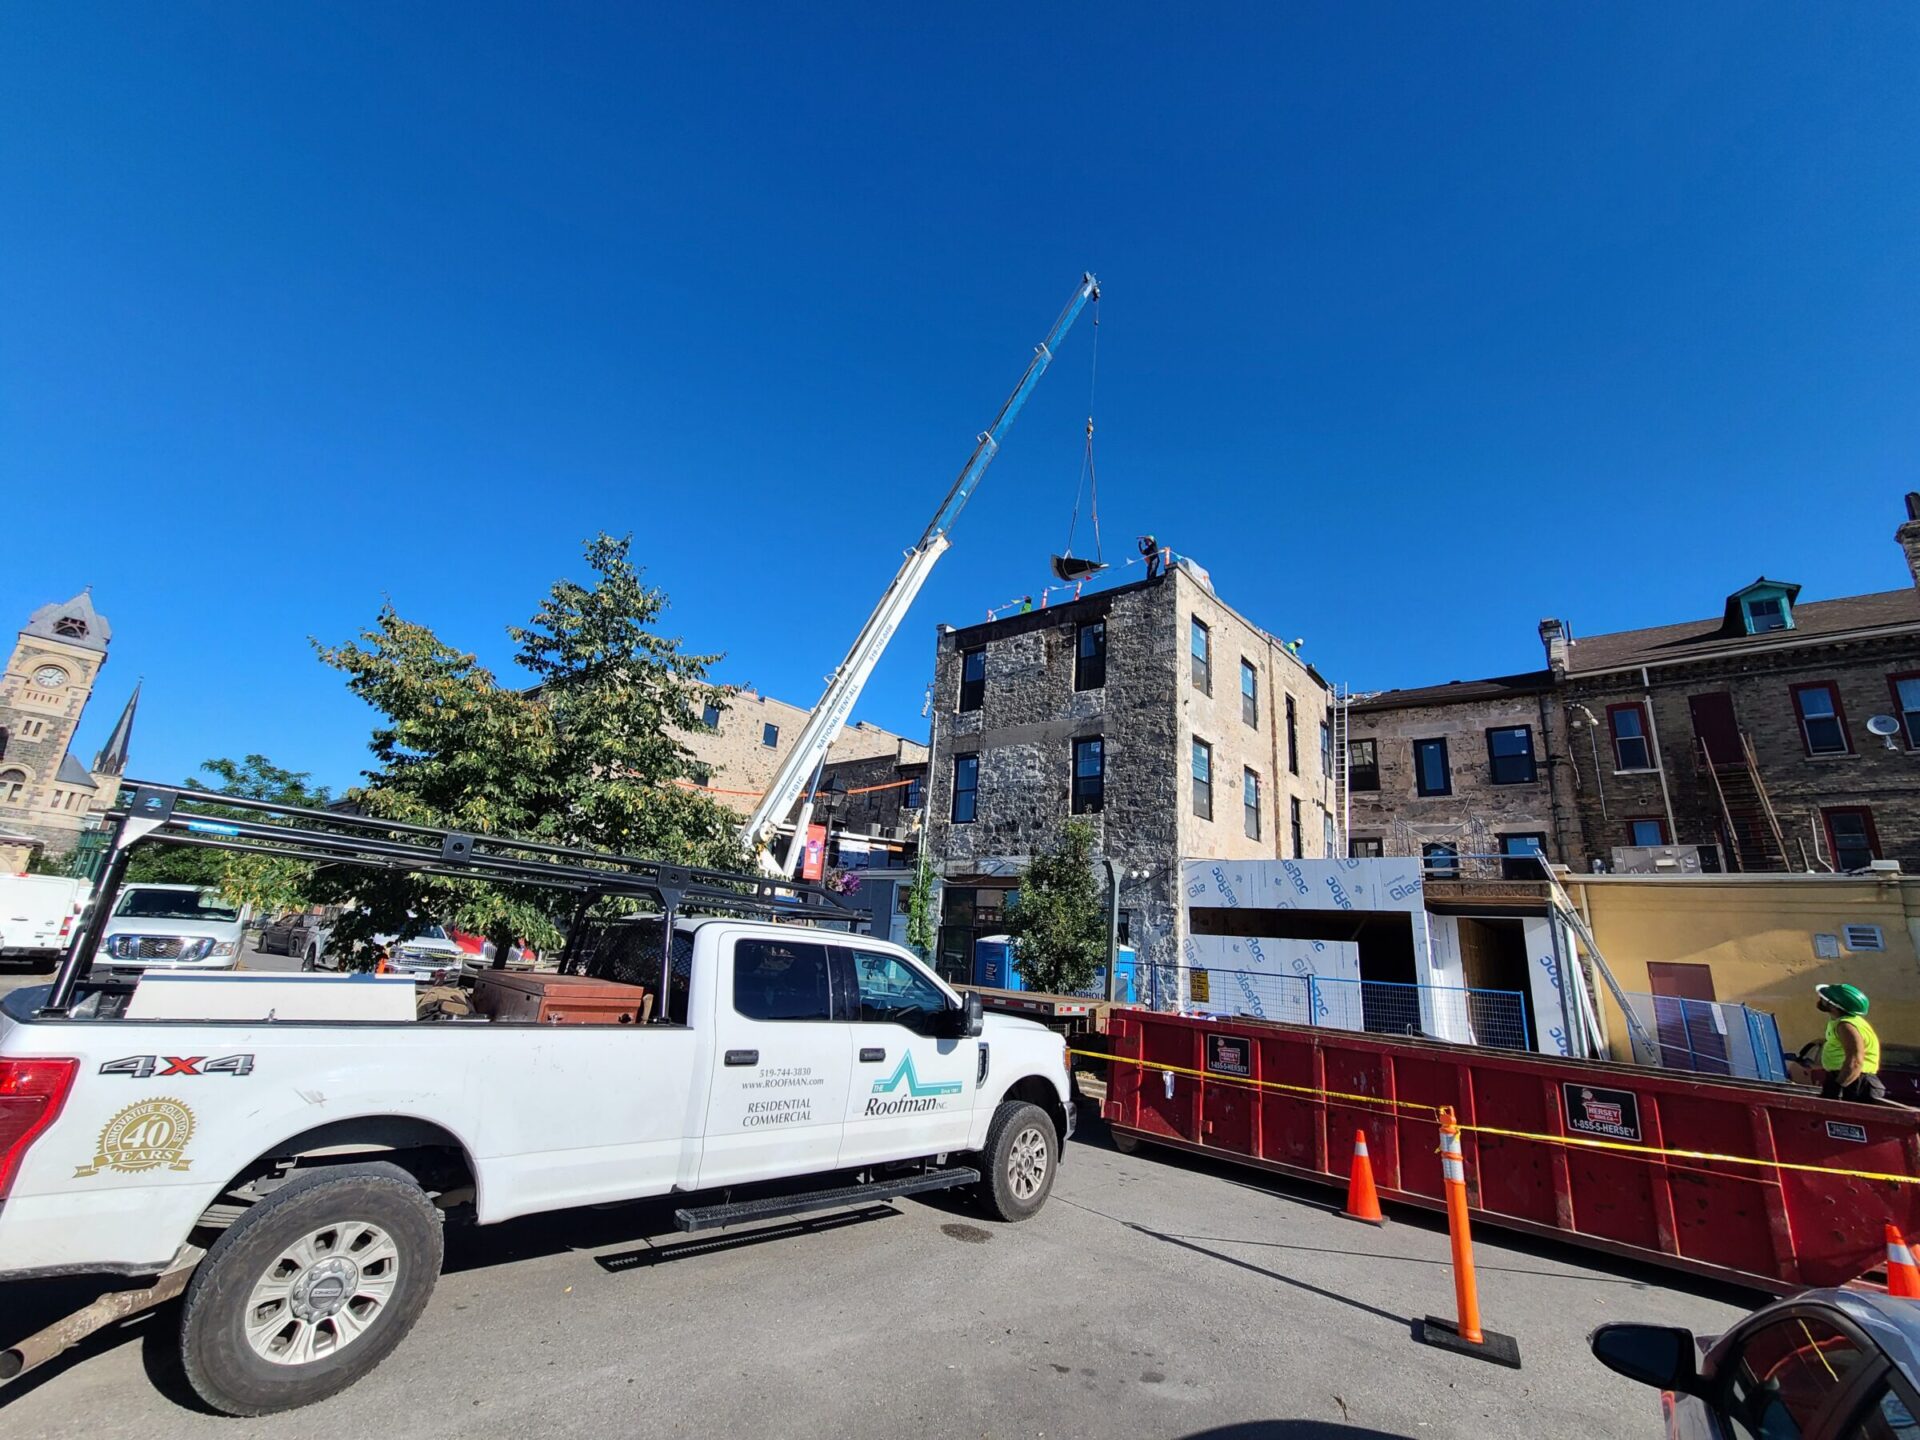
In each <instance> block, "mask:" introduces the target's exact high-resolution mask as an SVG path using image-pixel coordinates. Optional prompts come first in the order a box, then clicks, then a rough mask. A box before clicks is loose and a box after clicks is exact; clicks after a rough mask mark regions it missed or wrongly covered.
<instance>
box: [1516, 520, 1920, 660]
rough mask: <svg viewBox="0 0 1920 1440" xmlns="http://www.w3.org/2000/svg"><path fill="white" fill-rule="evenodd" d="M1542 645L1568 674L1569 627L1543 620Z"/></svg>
mask: <svg viewBox="0 0 1920 1440" xmlns="http://www.w3.org/2000/svg"><path fill="white" fill-rule="evenodd" d="M1914 534H1915V536H1916V539H1920V525H1917V526H1915V527H1914ZM1540 643H1541V644H1542V645H1544V646H1546V647H1547V668H1548V669H1549V670H1551V671H1553V673H1554V674H1555V675H1556V676H1559V675H1564V674H1566V673H1567V627H1566V624H1565V622H1564V621H1560V620H1542V621H1541V622H1540Z"/></svg>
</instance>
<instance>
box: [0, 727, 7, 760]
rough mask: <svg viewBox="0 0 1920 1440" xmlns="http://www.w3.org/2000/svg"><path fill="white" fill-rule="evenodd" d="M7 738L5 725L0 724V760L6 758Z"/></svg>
mask: <svg viewBox="0 0 1920 1440" xmlns="http://www.w3.org/2000/svg"><path fill="white" fill-rule="evenodd" d="M7 740H8V733H7V727H6V726H4V725H0V760H4V759H6V758H7Z"/></svg>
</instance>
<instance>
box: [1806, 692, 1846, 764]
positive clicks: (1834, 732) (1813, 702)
mask: <svg viewBox="0 0 1920 1440" xmlns="http://www.w3.org/2000/svg"><path fill="white" fill-rule="evenodd" d="M1792 690H1793V708H1794V710H1795V712H1796V713H1798V715H1799V716H1800V738H1801V740H1802V741H1803V742H1804V743H1805V745H1806V747H1807V754H1809V755H1850V754H1852V753H1853V746H1852V745H1851V744H1849V743H1848V740H1847V716H1846V712H1845V711H1844V710H1842V709H1841V708H1840V691H1839V689H1838V687H1836V686H1835V685H1834V684H1833V683H1832V682H1831V681H1827V680H1813V681H1809V682H1807V683H1806V684H1804V685H1795V686H1793V687H1792Z"/></svg>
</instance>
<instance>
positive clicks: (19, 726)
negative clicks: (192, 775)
mask: <svg viewBox="0 0 1920 1440" xmlns="http://www.w3.org/2000/svg"><path fill="white" fill-rule="evenodd" d="M112 637H113V630H112V628H111V627H110V626H109V625H108V624H107V622H106V619H105V618H104V617H103V616H102V615H101V614H100V613H99V611H97V610H95V609H94V608H93V596H92V594H91V593H90V592H88V591H82V592H81V593H80V594H78V595H76V596H74V597H73V598H72V599H71V600H68V601H66V602H64V603H62V604H55V605H43V606H41V607H40V608H39V609H38V610H36V611H34V612H33V614H32V616H31V617H29V619H28V620H27V623H26V625H25V626H24V627H23V628H22V629H21V631H20V634H19V638H18V639H17V640H16V641H15V643H14V647H13V654H12V656H11V657H10V658H9V659H8V661H7V668H6V673H5V675H4V676H0V862H5V864H6V866H7V867H8V868H13V869H17V868H20V867H22V866H24V865H25V863H26V861H27V860H28V858H29V857H30V856H31V855H32V853H33V852H34V851H35V850H41V851H44V852H45V853H46V854H48V855H54V856H58V855H65V854H67V853H68V852H69V851H71V850H72V849H73V847H74V845H75V843H76V842H77V841H78V840H79V837H80V832H81V831H82V830H83V829H85V828H86V826H87V824H88V823H89V816H90V814H91V812H93V811H95V810H104V809H106V808H107V806H108V805H109V804H110V803H111V802H112V800H113V798H114V796H115V795H116V794H117V793H118V789H119V787H118V785H117V783H115V782H116V781H117V779H118V777H119V776H120V775H121V774H122V773H123V772H124V771H125V770H126V767H127V748H128V746H129V745H130V744H131V742H132V738H133V716H134V709H135V707H136V705H137V703H138V701H139V687H138V686H135V687H134V694H133V697H132V698H130V699H129V700H128V701H127V704H126V708H125V709H124V710H123V711H122V712H121V715H120V720H119V723H118V724H117V725H115V726H114V729H113V734H112V735H111V736H110V737H109V738H108V741H107V743H106V744H105V745H104V746H103V747H101V750H100V753H99V754H98V755H96V756H95V757H94V761H93V766H92V768H91V769H89V768H88V767H87V766H84V765H82V764H81V763H80V762H79V761H78V760H76V759H74V757H73V755H72V754H71V753H70V749H69V747H70V746H71V745H72V744H73V736H74V732H75V731H76V730H77V729H78V728H79V726H80V717H81V715H82V713H83V712H84V711H85V710H86V708H87V701H88V700H89V699H91V698H92V696H93V690H94V685H95V683H96V682H97V681H98V679H99V677H100V670H101V667H102V666H104V665H105V664H106V662H107V646H108V644H109V643H110V642H111V640H112Z"/></svg>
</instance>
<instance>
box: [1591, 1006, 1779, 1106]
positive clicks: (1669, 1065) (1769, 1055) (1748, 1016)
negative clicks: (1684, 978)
mask: <svg viewBox="0 0 1920 1440" xmlns="http://www.w3.org/2000/svg"><path fill="white" fill-rule="evenodd" d="M1626 998H1627V1004H1628V1006H1629V1007H1630V1008H1631V1009H1632V1011H1633V1013H1634V1015H1635V1017H1636V1018H1638V1020H1639V1021H1640V1023H1641V1025H1642V1027H1643V1028H1644V1029H1645V1030H1646V1031H1647V1033H1648V1035H1649V1036H1651V1037H1652V1041H1653V1050H1654V1053H1653V1054H1652V1055H1651V1056H1646V1057H1643V1056H1641V1055H1639V1054H1637V1053H1636V1055H1635V1057H1634V1058H1635V1059H1636V1060H1642V1061H1643V1063H1646V1064H1652V1065H1658V1066H1659V1067H1660V1068H1661V1069H1663V1070H1687V1071H1691V1072H1692V1073H1694V1074H1696V1075H1726V1076H1730V1077H1732V1078H1734V1079H1739V1080H1770V1081H1774V1082H1776V1083H1779V1082H1784V1081H1785V1080H1786V1078H1787V1071H1786V1060H1785V1056H1784V1055H1783V1054H1782V1052H1781V1046H1780V1026H1779V1022H1778V1021H1776V1020H1775V1019H1774V1017H1773V1016H1771V1015H1769V1014H1768V1013H1767V1012H1765V1011H1764V1010H1755V1009H1752V1008H1751V1007H1750V1006H1746V1005H1741V1004H1737V1003H1734V1002H1732V1001H1726V1000H1691V999H1686V998H1684V997H1682V996H1678V995H1649V994H1647V993H1645V992H1644V991H1637V990H1629V991H1627V992H1626Z"/></svg>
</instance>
